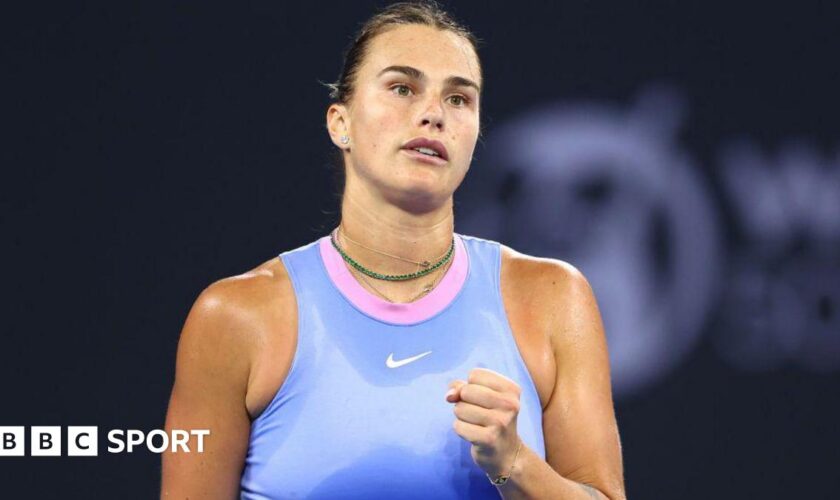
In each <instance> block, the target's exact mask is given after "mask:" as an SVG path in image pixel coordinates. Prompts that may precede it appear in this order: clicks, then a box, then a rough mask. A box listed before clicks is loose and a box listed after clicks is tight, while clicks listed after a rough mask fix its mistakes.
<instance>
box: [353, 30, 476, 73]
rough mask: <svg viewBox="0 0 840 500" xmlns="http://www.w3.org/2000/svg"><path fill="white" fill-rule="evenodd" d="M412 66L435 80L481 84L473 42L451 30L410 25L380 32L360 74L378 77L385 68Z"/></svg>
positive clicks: (374, 39) (370, 45)
mask: <svg viewBox="0 0 840 500" xmlns="http://www.w3.org/2000/svg"><path fill="white" fill-rule="evenodd" d="M393 65H401V66H412V67H414V68H417V69H419V70H420V71H422V72H424V73H426V74H428V75H429V76H430V77H431V78H441V79H442V78H447V77H449V76H462V77H465V78H469V79H470V80H473V81H476V82H479V83H480V82H481V70H480V68H479V63H478V57H477V56H476V54H475V51H474V50H473V48H472V45H471V44H470V42H469V41H468V40H467V39H465V38H464V37H462V36H460V35H457V34H455V33H453V32H451V31H448V30H439V29H437V28H434V27H432V26H424V25H419V24H409V25H402V26H397V27H395V28H389V29H388V30H387V31H385V32H384V33H380V34H379V35H377V36H376V37H374V38H373V40H371V41H370V44H369V45H368V48H367V53H366V54H365V59H364V62H363V64H362V66H361V68H359V69H360V73H362V74H367V75H371V74H372V75H376V74H377V73H378V72H379V71H380V70H381V69H382V68H386V67H388V66H393Z"/></svg>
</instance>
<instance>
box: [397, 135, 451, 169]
mask: <svg viewBox="0 0 840 500" xmlns="http://www.w3.org/2000/svg"><path fill="white" fill-rule="evenodd" d="M402 150H403V151H405V152H406V154H408V155H409V156H411V157H412V158H415V159H417V160H420V161H424V162H427V163H432V164H434V165H443V164H446V163H447V162H448V161H449V152H448V151H447V150H446V146H444V145H443V143H442V142H440V141H434V140H431V139H427V138H425V137H418V138H416V139H412V140H410V141H408V142H407V143H406V144H405V145H403V147H402Z"/></svg>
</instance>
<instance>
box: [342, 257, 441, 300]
mask: <svg viewBox="0 0 840 500" xmlns="http://www.w3.org/2000/svg"><path fill="white" fill-rule="evenodd" d="M451 265H452V261H451V260H450V261H449V262H447V263H446V265H444V266H443V269H442V271H441V273H440V276H438V277H437V278H435V279H434V280H433V281H431V282H430V283H426V285H425V286H424V287H423V289H422V290H420V293H418V294H417V295H415V296H414V297H412V298H411V299H409V300H408V302H414V301H415V300H417V299H419V298H420V297H422V296H424V295H426V294H427V293H429V292H431V291H432V290H434V289H435V287H436V286H437V285H438V284H439V283H440V280H442V279H443V277H444V276H445V275H446V271H447V270H448V269H449V268H450V267H451ZM359 278H361V279H362V281H364V282H365V283H366V284H367V285H368V286H369V287H370V288H371V289H372V290H373V291H374V292H376V294H377V295H379V296H380V297H382V298H383V299H385V300H386V301H388V302H390V303H392V304H394V303H395V302H394V301H393V300H391V298H390V297H388V296H387V295H385V294H384V293H382V291H381V290H379V288H377V287H375V286H374V285H373V283H371V282H370V280H368V279H367V278H365V275H364V274H363V273H359Z"/></svg>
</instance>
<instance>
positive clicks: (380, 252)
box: [335, 224, 446, 267]
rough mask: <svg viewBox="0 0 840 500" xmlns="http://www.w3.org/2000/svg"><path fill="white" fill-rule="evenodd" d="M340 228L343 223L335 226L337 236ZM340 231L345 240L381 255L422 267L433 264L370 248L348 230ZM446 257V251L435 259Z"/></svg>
mask: <svg viewBox="0 0 840 500" xmlns="http://www.w3.org/2000/svg"><path fill="white" fill-rule="evenodd" d="M340 229H341V224H339V225H338V227H337V228H335V233H336V236H338V234H339V231H340ZM340 232H341V237H342V238H343V239H345V240H347V241H349V242H350V243H353V244H355V245H358V246H360V247H362V248H364V249H365V250H370V251H371V252H374V253H378V254H379V255H384V256H386V257H391V258H392V259H397V260H401V261H403V262H408V263H410V264H417V265H418V266H421V267H429V266H431V265H432V264H431V262H429V261H428V260H424V261H423V262H417V261H416V260H411V259H406V258H405V257H400V256H399V255H391V254H389V253H385V252H382V251H380V250H377V249H375V248H370V247H367V246H365V245H363V244H361V243H359V242H358V241H356V240H354V239H353V238H351V237H349V236H347V232H346V231H340ZM444 257H446V253H444V254H443V255H441V256H440V257H438V258H437V259H435V260H441V259H443V258H444Z"/></svg>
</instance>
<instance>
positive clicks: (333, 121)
mask: <svg viewBox="0 0 840 500" xmlns="http://www.w3.org/2000/svg"><path fill="white" fill-rule="evenodd" d="M347 115H348V113H347V107H346V106H344V105H343V104H330V107H329V108H327V131H328V132H329V133H330V139H331V140H332V142H333V144H335V145H336V146H337V147H338V149H344V150H348V149H350V144H349V143H348V144H342V143H341V137H342V136H348V137H349V136H350V119H349V117H348V116H347Z"/></svg>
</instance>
